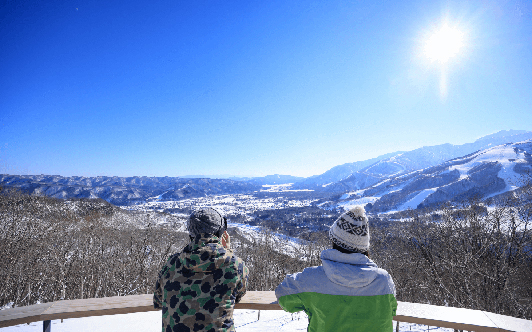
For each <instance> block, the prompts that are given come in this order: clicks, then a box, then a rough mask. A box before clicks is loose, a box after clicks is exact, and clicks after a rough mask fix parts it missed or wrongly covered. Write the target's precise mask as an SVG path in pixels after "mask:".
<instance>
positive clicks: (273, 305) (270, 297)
mask: <svg viewBox="0 0 532 332" xmlns="http://www.w3.org/2000/svg"><path fill="white" fill-rule="evenodd" d="M235 309H254V310H282V309H281V307H280V306H279V303H277V298H276V297H275V292H272V291H253V292H247V293H246V295H244V296H243V297H242V299H241V300H240V303H237V304H236V305H235Z"/></svg>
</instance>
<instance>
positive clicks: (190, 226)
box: [187, 208, 227, 237]
mask: <svg viewBox="0 0 532 332" xmlns="http://www.w3.org/2000/svg"><path fill="white" fill-rule="evenodd" d="M226 228H227V221H226V219H225V218H224V217H222V215H221V214H220V212H218V211H216V210H215V209H213V208H203V209H200V210H196V211H194V212H193V213H192V214H191V215H190V217H189V218H188V223H187V230H188V232H189V234H190V236H192V237H196V236H197V235H199V234H213V235H221V234H220V233H222V232H223V231H225V229H226Z"/></svg>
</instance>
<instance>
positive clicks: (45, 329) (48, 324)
mask: <svg viewBox="0 0 532 332" xmlns="http://www.w3.org/2000/svg"><path fill="white" fill-rule="evenodd" d="M51 330H52V321H51V320H45V321H43V322H42V332H50V331H51Z"/></svg>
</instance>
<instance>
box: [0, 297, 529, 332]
mask: <svg viewBox="0 0 532 332" xmlns="http://www.w3.org/2000/svg"><path fill="white" fill-rule="evenodd" d="M152 300H153V296H152V295H151V294H146V295H130V296H114V297H105V298H96V299H83V300H67V301H56V302H49V303H43V304H35V305H30V306H26V307H17V308H12V309H6V310H1V311H0V328H2V327H7V326H13V325H18V324H24V323H32V322H38V321H43V330H44V331H50V321H51V320H54V319H66V318H80V317H90V316H103V315H116V314H129V313H134V312H146V311H155V310H156V309H154V308H153V304H152ZM235 309H255V310H281V307H279V305H278V304H277V299H276V298H275V294H274V292H258V291H250V292H247V294H246V295H245V296H244V298H243V299H242V301H241V302H240V303H238V304H237V305H236V306H235ZM394 320H395V321H398V322H407V323H416V324H423V325H429V326H438V327H446V328H452V329H455V330H466V331H478V332H484V331H486V332H494V331H515V332H531V331H532V321H530V320H526V319H520V318H514V317H509V316H504V315H498V314H494V313H491V312H487V311H480V310H471V309H463V308H452V307H441V306H435V305H429V304H419V303H408V302H399V305H398V308H397V316H395V317H394Z"/></svg>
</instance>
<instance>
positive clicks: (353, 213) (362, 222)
mask: <svg viewBox="0 0 532 332" xmlns="http://www.w3.org/2000/svg"><path fill="white" fill-rule="evenodd" d="M329 238H330V239H331V242H332V244H333V249H336V250H338V251H341V252H343V253H348V254H352V253H361V254H364V255H366V256H369V226H368V217H366V212H365V211H364V207H362V206H358V205H357V206H355V207H353V208H352V209H351V210H349V211H347V212H345V213H343V214H342V215H341V216H340V217H339V218H338V219H336V221H335V222H334V223H333V224H332V226H331V228H329Z"/></svg>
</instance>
